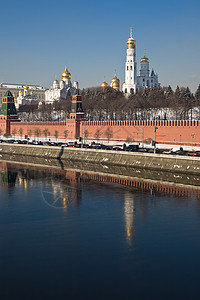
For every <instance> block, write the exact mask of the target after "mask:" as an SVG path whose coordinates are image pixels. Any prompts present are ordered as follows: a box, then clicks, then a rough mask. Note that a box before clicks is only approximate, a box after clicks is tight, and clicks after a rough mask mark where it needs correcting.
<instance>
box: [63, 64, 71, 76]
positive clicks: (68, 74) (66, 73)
mask: <svg viewBox="0 0 200 300" xmlns="http://www.w3.org/2000/svg"><path fill="white" fill-rule="evenodd" d="M70 78H71V74H70V73H69V71H68V70H67V66H65V71H64V72H63V73H62V79H70Z"/></svg>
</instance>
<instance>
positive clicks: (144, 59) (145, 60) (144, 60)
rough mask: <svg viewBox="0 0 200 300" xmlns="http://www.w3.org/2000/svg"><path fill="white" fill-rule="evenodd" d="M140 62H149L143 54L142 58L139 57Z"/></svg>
mask: <svg viewBox="0 0 200 300" xmlns="http://www.w3.org/2000/svg"><path fill="white" fill-rule="evenodd" d="M140 62H141V63H142V62H149V59H148V58H147V57H146V56H144V57H143V58H141V59H140Z"/></svg>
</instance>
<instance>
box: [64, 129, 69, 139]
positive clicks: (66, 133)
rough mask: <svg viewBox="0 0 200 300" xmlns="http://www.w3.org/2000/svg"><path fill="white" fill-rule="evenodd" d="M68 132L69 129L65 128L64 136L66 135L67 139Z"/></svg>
mask: <svg viewBox="0 0 200 300" xmlns="http://www.w3.org/2000/svg"><path fill="white" fill-rule="evenodd" d="M68 134H69V131H68V130H65V131H64V137H65V139H67V137H68Z"/></svg>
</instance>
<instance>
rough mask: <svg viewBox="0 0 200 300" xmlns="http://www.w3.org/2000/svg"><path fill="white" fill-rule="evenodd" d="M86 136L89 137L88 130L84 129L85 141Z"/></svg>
mask: <svg viewBox="0 0 200 300" xmlns="http://www.w3.org/2000/svg"><path fill="white" fill-rule="evenodd" d="M88 135H89V132H88V130H87V129H85V130H84V139H86V140H87V138H88Z"/></svg>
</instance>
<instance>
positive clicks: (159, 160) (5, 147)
mask: <svg viewBox="0 0 200 300" xmlns="http://www.w3.org/2000/svg"><path fill="white" fill-rule="evenodd" d="M2 154H7V155H9V156H15V157H29V158H31V159H33V158H34V159H36V158H43V159H47V160H49V159H58V160H60V162H61V164H62V163H63V162H65V161H71V162H75V161H77V162H85V163H90V164H97V165H98V164H100V165H104V166H110V165H113V166H124V167H129V168H130V167H131V168H140V169H147V170H148V169H149V170H157V171H158V170H159V171H168V172H169V171H170V172H173V173H174V172H175V173H187V174H199V173H200V157H188V156H177V155H166V154H153V153H140V152H123V151H113V150H99V149H98V150H97V149H80V148H68V147H49V146H35V145H18V144H6V143H5V144H4V143H2V144H0V155H2ZM17 160H18V159H17Z"/></svg>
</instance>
